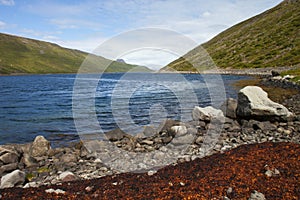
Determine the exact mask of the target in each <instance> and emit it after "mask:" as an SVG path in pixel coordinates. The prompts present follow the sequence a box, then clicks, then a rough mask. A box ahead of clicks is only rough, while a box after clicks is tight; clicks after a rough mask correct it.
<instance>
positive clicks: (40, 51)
mask: <svg viewBox="0 0 300 200" xmlns="http://www.w3.org/2000/svg"><path fill="white" fill-rule="evenodd" d="M86 56H88V53H85V52H82V51H78V50H72V49H67V48H63V47H60V46H58V45H56V44H53V43H48V42H42V41H38V40H32V39H28V38H23V37H17V36H12V35H7V34H1V33H0V74H11V73H34V74H35V73H39V74H43V73H76V72H77V70H78V69H79V67H80V65H81V64H82V62H83V61H84V59H85V58H86ZM93 60H94V61H95V62H96V63H97V64H96V65H95V66H96V67H100V68H101V67H102V68H103V67H105V66H106V65H105V64H107V63H110V62H111V61H110V60H108V59H105V58H103V57H100V56H94V59H93ZM135 67H137V66H135V65H129V64H125V63H119V62H113V63H112V64H111V65H110V67H109V68H108V69H107V72H126V71H129V70H130V69H132V68H135ZM137 68H139V70H138V71H140V70H141V71H144V70H145V71H147V69H146V68H144V67H137ZM93 71H96V69H95V67H94V68H93V69H91V70H90V71H88V72H93Z"/></svg>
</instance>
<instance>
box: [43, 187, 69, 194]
mask: <svg viewBox="0 0 300 200" xmlns="http://www.w3.org/2000/svg"><path fill="white" fill-rule="evenodd" d="M45 192H46V193H55V194H65V193H66V192H65V191H63V190H61V189H56V190H54V189H52V188H50V189H47V190H45Z"/></svg>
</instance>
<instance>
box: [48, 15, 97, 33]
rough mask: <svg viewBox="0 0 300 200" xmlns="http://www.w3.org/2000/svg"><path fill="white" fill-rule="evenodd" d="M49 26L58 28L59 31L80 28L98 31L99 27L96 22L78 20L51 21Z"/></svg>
mask: <svg viewBox="0 0 300 200" xmlns="http://www.w3.org/2000/svg"><path fill="white" fill-rule="evenodd" d="M50 23H51V24H54V25H56V26H58V27H59V28H61V29H80V28H90V29H94V30H99V28H100V27H101V25H100V24H99V23H96V22H92V21H89V20H78V19H67V18H65V19H51V20H50Z"/></svg>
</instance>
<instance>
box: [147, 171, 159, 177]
mask: <svg viewBox="0 0 300 200" xmlns="http://www.w3.org/2000/svg"><path fill="white" fill-rule="evenodd" d="M156 173H157V171H155V170H150V171H148V172H147V174H148V176H153V175H154V174H156Z"/></svg>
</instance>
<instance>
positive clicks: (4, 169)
mask: <svg viewBox="0 0 300 200" xmlns="http://www.w3.org/2000/svg"><path fill="white" fill-rule="evenodd" d="M17 168H18V163H10V164H7V165H3V166H1V167H0V176H2V174H3V173H7V172H11V171H13V170H15V169H17Z"/></svg>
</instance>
